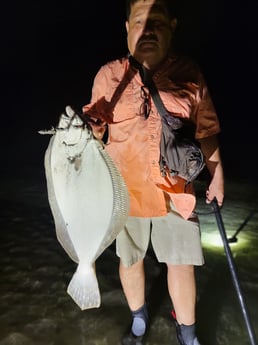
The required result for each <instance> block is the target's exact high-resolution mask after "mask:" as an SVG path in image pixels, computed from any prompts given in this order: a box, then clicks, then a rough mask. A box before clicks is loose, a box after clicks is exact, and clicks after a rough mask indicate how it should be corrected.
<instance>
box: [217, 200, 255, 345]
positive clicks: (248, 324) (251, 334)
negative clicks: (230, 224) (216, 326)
mask: <svg viewBox="0 0 258 345" xmlns="http://www.w3.org/2000/svg"><path fill="white" fill-rule="evenodd" d="M211 204H212V207H213V210H214V213H215V217H216V221H217V224H218V228H219V231H220V235H221V238H222V241H223V245H224V249H225V253H226V257H227V260H228V263H229V268H230V272H231V275H232V278H233V283H234V285H235V288H236V292H237V296H238V299H239V302H240V306H241V310H242V313H243V316H244V319H245V323H246V327H247V331H248V335H249V338H250V343H251V345H257V342H256V340H255V333H254V330H253V328H252V325H251V321H250V318H249V315H248V311H247V308H246V303H245V300H244V296H243V294H242V291H241V287H240V284H239V280H238V277H237V273H236V268H235V264H234V261H233V256H232V252H231V249H230V246H229V244H228V240H227V235H226V231H225V227H224V223H223V220H222V217H221V212H220V209H219V206H218V203H217V200H216V199H214V200H213V201H212V203H211Z"/></svg>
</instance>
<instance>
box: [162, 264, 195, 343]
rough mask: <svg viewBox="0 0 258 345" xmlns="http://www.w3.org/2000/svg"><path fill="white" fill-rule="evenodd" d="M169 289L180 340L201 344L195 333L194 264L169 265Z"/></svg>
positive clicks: (180, 341) (181, 341)
mask: <svg viewBox="0 0 258 345" xmlns="http://www.w3.org/2000/svg"><path fill="white" fill-rule="evenodd" d="M167 279H168V290H169V294H170V297H171V300H172V303H173V306H174V309H175V313H176V327H177V336H178V341H179V343H180V344H181V345H199V342H198V340H197V337H196V334H195V306H196V282H195V274H194V267H193V266H192V265H168V277H167Z"/></svg>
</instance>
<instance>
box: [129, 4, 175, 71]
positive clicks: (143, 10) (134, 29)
mask: <svg viewBox="0 0 258 345" xmlns="http://www.w3.org/2000/svg"><path fill="white" fill-rule="evenodd" d="M175 27H176V20H172V21H171V20H170V18H169V16H168V14H167V13H166V12H165V10H164V8H163V7H162V5H161V3H160V2H159V0H139V1H137V2H136V3H135V4H134V5H132V7H131V14H130V17H129V20H128V21H127V22H126V30H127V44H128V49H129V52H130V53H131V54H132V55H133V56H134V57H135V58H136V60H138V61H139V62H141V63H143V64H144V65H145V66H146V67H148V68H153V67H155V66H156V65H158V64H159V63H160V62H161V61H162V60H163V59H164V58H165V57H166V55H167V53H168V50H169V48H170V44H171V38H172V33H173V31H174V29H175Z"/></svg>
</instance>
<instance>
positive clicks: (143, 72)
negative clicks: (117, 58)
mask: <svg viewBox="0 0 258 345" xmlns="http://www.w3.org/2000/svg"><path fill="white" fill-rule="evenodd" d="M129 62H130V63H131V64H132V65H133V66H134V67H135V68H137V69H138V70H139V73H140V76H141V79H142V82H143V84H144V85H145V86H146V87H148V89H149V91H150V94H151V96H152V99H153V102H154V103H155V106H156V108H157V110H158V112H159V114H160V116H161V117H162V118H163V119H164V120H165V121H166V122H167V123H168V124H169V125H170V126H171V127H172V128H173V129H178V128H180V127H182V121H181V119H180V118H178V117H176V116H173V115H171V114H170V113H169V112H168V111H167V109H166V108H165V106H164V103H163V102H162V99H161V98H160V95H159V92H158V90H157V87H156V85H155V83H154V81H153V79H152V76H151V72H150V70H148V69H147V68H146V67H144V66H143V65H142V64H140V63H139V62H138V61H137V60H135V58H134V57H133V56H132V55H130V56H129Z"/></svg>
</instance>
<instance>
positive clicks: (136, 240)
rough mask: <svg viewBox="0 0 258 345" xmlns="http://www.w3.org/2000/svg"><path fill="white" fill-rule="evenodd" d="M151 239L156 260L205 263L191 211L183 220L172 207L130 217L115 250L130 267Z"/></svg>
mask: <svg viewBox="0 0 258 345" xmlns="http://www.w3.org/2000/svg"><path fill="white" fill-rule="evenodd" d="M150 241H151V245H152V249H153V251H154V253H155V255H156V258H157V260H158V262H164V263H167V264H174V265H196V266H201V265H203V264H204V258H203V251H202V246H201V234H200V224H199V221H198V218H197V217H196V216H194V215H193V216H192V217H190V218H189V219H188V220H185V219H184V218H182V217H181V216H180V214H178V213H177V212H176V211H175V210H173V209H171V210H170V211H169V212H168V214H167V215H166V216H162V217H153V218H140V217H129V218H128V220H127V223H126V225H125V227H124V229H123V230H122V231H121V232H120V233H119V235H118V236H117V238H116V254H117V256H118V257H120V259H121V261H122V264H123V265H124V266H125V267H129V266H131V265H133V264H135V263H136V262H138V261H140V260H142V259H143V258H144V257H145V255H146V252H147V250H148V248H149V245H150Z"/></svg>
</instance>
